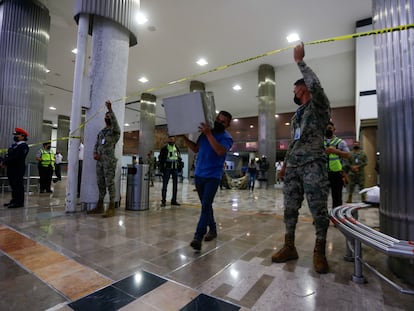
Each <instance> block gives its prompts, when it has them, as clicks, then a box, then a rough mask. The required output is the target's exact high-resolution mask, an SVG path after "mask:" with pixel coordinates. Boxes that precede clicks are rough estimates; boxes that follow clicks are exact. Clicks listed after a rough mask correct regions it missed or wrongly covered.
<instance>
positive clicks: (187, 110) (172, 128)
mask: <svg viewBox="0 0 414 311" xmlns="http://www.w3.org/2000/svg"><path fill="white" fill-rule="evenodd" d="M163 106H164V110H165V116H166V118H167V126H168V135H182V134H188V133H195V132H198V127H199V125H200V123H202V122H203V123H209V124H210V126H211V127H213V126H214V120H215V118H216V107H215V103H214V97H213V93H211V92H207V93H206V92H192V93H188V94H183V95H179V96H172V97H167V98H164V100H163Z"/></svg>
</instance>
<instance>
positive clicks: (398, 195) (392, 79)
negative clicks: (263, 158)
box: [373, 0, 414, 284]
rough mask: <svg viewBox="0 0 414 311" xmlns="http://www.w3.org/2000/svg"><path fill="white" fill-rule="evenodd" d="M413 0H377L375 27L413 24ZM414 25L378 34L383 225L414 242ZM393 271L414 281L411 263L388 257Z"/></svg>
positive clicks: (377, 58)
mask: <svg viewBox="0 0 414 311" xmlns="http://www.w3.org/2000/svg"><path fill="white" fill-rule="evenodd" d="M412 5H413V2H412V1H410V0H400V1H389V0H387V1H386V0H374V1H373V9H374V12H373V13H374V19H373V20H374V28H375V29H382V28H388V27H395V26H398V25H406V24H410V23H413V19H414V7H413V6H412ZM413 37H414V29H409V30H404V31H399V32H393V33H387V34H381V35H377V36H375V38H374V40H375V58H376V73H377V74H376V76H377V96H378V132H379V135H378V137H380V138H381V139H380V140H379V141H378V142H379V149H380V153H381V154H380V165H379V168H380V177H381V204H380V229H381V231H382V232H384V233H386V234H388V235H391V236H393V237H395V238H397V239H403V240H411V241H413V240H414V209H413V207H412V202H413V201H414V192H413V191H412V189H413V186H414V174H413V172H414V146H413V144H412V142H413V141H414V127H413V117H414V89H413V85H414V66H413V63H412V61H413V59H414V42H413V40H412V38H413ZM389 264H390V267H391V269H392V270H393V271H394V272H395V273H396V274H397V275H398V276H400V277H401V278H402V279H404V280H405V281H407V282H409V283H411V284H414V265H413V263H412V261H411V262H410V260H407V259H401V258H393V257H390V258H389Z"/></svg>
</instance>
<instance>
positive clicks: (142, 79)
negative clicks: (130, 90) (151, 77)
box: [138, 77, 148, 83]
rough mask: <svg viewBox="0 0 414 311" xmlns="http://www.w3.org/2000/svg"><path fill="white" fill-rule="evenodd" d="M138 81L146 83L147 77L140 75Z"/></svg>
mask: <svg viewBox="0 0 414 311" xmlns="http://www.w3.org/2000/svg"><path fill="white" fill-rule="evenodd" d="M138 81H139V82H141V83H147V82H148V79H147V78H145V77H141V78H139V79H138Z"/></svg>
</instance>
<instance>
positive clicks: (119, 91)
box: [81, 16, 130, 209]
mask: <svg viewBox="0 0 414 311" xmlns="http://www.w3.org/2000/svg"><path fill="white" fill-rule="evenodd" d="M92 40H93V41H92V42H93V43H92V57H91V58H92V63H91V71H90V79H91V83H92V85H91V93H90V96H91V98H90V103H91V105H90V109H88V110H87V111H86V122H87V123H86V126H85V143H84V145H85V149H84V152H85V154H84V160H83V170H82V171H83V174H82V189H81V202H82V206H83V208H86V209H91V208H93V207H95V205H96V202H97V200H98V194H99V192H98V187H97V183H96V161H95V160H94V159H93V148H94V145H95V142H96V136H97V134H98V132H99V131H100V130H101V129H102V128H103V127H104V126H105V122H104V116H105V112H106V108H105V101H106V100H107V99H109V100H111V101H112V109H113V111H114V113H115V115H116V118H117V119H118V123H119V126H120V127H121V137H120V139H119V141H118V143H117V145H116V149H115V156H116V157H117V158H118V163H117V168H116V175H115V184H116V189H117V202H119V201H120V181H121V157H122V141H123V131H122V129H123V124H124V113H125V99H124V97H125V93H126V81H127V69H128V55H129V43H130V38H129V31H128V30H127V29H126V28H124V27H122V26H120V25H119V24H117V23H115V22H113V21H111V20H109V19H105V18H102V17H99V16H94V25H93V33H92Z"/></svg>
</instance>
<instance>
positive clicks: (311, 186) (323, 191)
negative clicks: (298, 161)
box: [283, 160, 329, 239]
mask: <svg viewBox="0 0 414 311" xmlns="http://www.w3.org/2000/svg"><path fill="white" fill-rule="evenodd" d="M284 180H285V183H284V186H283V195H284V206H285V211H284V221H285V226H286V233H287V234H291V235H293V234H294V233H295V229H296V223H297V222H298V215H299V209H300V208H301V206H302V202H303V199H304V196H306V200H307V202H308V206H309V210H310V212H311V214H312V217H313V224H314V226H315V231H316V237H317V238H320V239H325V238H326V233H327V231H328V227H329V217H328V207H327V201H328V193H329V181H328V173H327V170H326V162H325V161H323V160H321V161H313V162H310V163H307V164H306V165H303V166H299V167H287V168H286V172H285V179H284Z"/></svg>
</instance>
